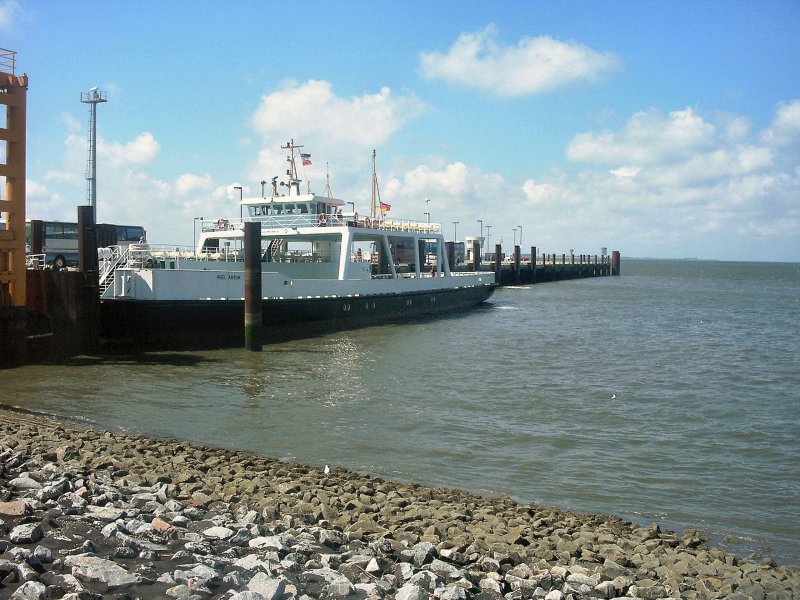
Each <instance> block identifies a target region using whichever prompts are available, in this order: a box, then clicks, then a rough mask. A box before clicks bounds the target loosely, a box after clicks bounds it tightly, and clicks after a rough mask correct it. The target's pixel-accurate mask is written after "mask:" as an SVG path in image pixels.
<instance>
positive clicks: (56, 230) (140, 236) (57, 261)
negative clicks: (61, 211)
mask: <svg viewBox="0 0 800 600" xmlns="http://www.w3.org/2000/svg"><path fill="white" fill-rule="evenodd" d="M95 230H96V232H97V247H98V248H103V247H106V246H128V245H130V244H134V243H136V242H139V241H140V240H144V239H145V238H146V236H147V232H146V231H145V229H144V227H142V226H141V225H112V224H109V223H98V224H97V225H96V226H95ZM25 248H26V250H27V252H28V254H43V255H44V260H45V263H46V264H48V265H52V267H53V268H54V269H63V268H64V267H71V266H77V264H78V224H77V223H65V222H62V221H40V220H36V219H32V220H29V221H27V222H26V223H25Z"/></svg>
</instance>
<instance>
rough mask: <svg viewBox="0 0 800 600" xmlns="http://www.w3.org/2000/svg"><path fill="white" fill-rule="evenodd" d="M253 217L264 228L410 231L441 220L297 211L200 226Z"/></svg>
mask: <svg viewBox="0 0 800 600" xmlns="http://www.w3.org/2000/svg"><path fill="white" fill-rule="evenodd" d="M247 221H253V222H256V223H261V227H262V228H264V229H291V228H298V229H299V228H306V227H344V226H350V227H366V228H371V229H388V230H389V231H402V232H404V233H405V232H411V233H441V232H442V224H441V223H428V222H425V221H415V220H412V219H387V218H381V219H375V220H374V221H368V219H367V218H356V216H355V215H354V214H342V215H340V214H330V215H323V214H307V213H304V214H298V215H268V216H258V217H245V218H242V219H238V218H237V219H216V220H204V221H202V225H201V227H200V229H201V231H202V232H203V233H216V232H227V231H241V230H243V229H244V223H245V222H247Z"/></svg>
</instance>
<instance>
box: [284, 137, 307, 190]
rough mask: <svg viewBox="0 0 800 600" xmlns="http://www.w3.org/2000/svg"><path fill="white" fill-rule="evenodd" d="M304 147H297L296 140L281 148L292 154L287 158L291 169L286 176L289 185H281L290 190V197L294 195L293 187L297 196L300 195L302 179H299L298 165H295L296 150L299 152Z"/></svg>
mask: <svg viewBox="0 0 800 600" xmlns="http://www.w3.org/2000/svg"><path fill="white" fill-rule="evenodd" d="M302 147H303V146H295V143H294V138H292V139H291V141H289V142H286V145H285V146H281V148H282V149H283V150H289V151H290V152H291V154H290V155H289V156H287V157H286V162H288V163H289V168H288V169H287V170H286V175H288V177H289V183H284V182H281V185H285V186H286V187H288V188H289V193H288V195H289V196H291V195H292V187H294V189H295V194H296V195H297V196H299V195H300V179H299V178H298V177H297V164H296V163H295V150H299V149H300V148H302Z"/></svg>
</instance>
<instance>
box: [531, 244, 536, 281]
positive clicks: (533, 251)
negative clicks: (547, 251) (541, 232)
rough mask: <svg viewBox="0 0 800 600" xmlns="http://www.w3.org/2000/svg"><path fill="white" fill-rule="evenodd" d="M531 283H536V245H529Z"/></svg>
mask: <svg viewBox="0 0 800 600" xmlns="http://www.w3.org/2000/svg"><path fill="white" fill-rule="evenodd" d="M530 265H531V283H536V246H531V262H530Z"/></svg>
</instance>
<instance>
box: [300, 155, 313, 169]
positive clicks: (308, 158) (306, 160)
mask: <svg viewBox="0 0 800 600" xmlns="http://www.w3.org/2000/svg"><path fill="white" fill-rule="evenodd" d="M300 158H301V159H302V161H303V166H304V167H308V166H310V165H311V155H310V154H301V155H300Z"/></svg>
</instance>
